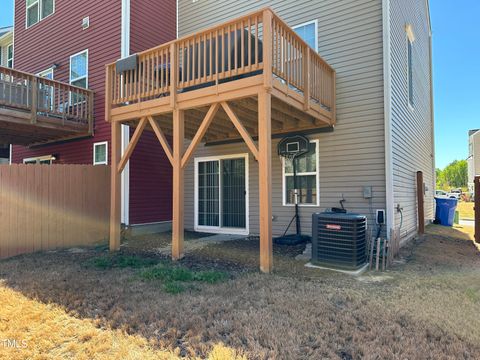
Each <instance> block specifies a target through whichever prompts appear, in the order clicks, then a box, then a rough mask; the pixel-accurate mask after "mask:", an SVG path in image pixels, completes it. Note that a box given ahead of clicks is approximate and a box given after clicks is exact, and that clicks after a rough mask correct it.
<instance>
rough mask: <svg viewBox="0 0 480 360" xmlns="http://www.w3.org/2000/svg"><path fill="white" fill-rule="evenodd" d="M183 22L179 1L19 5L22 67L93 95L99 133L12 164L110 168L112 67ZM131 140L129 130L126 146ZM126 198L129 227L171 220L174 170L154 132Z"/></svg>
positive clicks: (31, 151) (135, 160)
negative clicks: (108, 69)
mask: <svg viewBox="0 0 480 360" xmlns="http://www.w3.org/2000/svg"><path fill="white" fill-rule="evenodd" d="M175 21H176V3H175V1H162V2H160V3H159V2H156V1H153V0H150V1H140V0H105V1H93V0H81V1H76V2H74V3H72V2H71V1H68V0H16V1H15V69H18V70H21V71H25V72H29V73H33V74H37V75H40V76H42V77H46V78H49V79H54V80H59V81H62V82H65V83H69V84H72V85H76V86H79V87H85V88H88V89H91V90H93V91H94V128H93V136H87V137H84V138H80V139H74V140H69V141H61V142H55V143H49V144H46V145H40V146H32V147H29V148H27V147H22V146H13V149H12V161H13V162H14V163H22V162H23V163H43V164H45V163H55V164H94V165H97V164H110V154H111V151H110V146H111V137H110V127H109V126H108V124H107V123H106V122H105V109H104V103H105V64H107V63H110V62H112V61H114V60H116V59H118V58H122V57H127V56H129V55H130V54H133V53H136V52H139V51H141V50H144V49H147V48H150V47H152V46H155V45H157V44H159V43H163V42H167V41H169V40H171V39H173V38H175V36H176V23H175ZM145 23H148V24H149V26H144V25H145ZM5 54H6V52H5ZM129 139H130V129H129V127H128V126H124V127H123V128H122V146H123V147H124V148H125V147H126V145H127V144H128V141H129ZM154 140H155V141H154ZM121 194H122V222H123V223H124V224H129V225H132V224H152V223H161V222H163V221H169V220H170V219H171V168H170V165H169V164H168V160H167V159H166V157H165V155H164V154H163V153H162V152H161V151H160V145H158V142H157V141H156V139H155V138H154V135H153V133H150V134H146V135H145V136H144V137H143V138H142V139H141V142H140V144H139V147H138V148H137V151H136V152H135V153H134V154H133V157H132V159H131V161H130V163H129V164H128V165H127V168H126V171H125V172H124V174H123V177H122V189H121Z"/></svg>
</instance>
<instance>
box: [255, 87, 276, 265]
mask: <svg viewBox="0 0 480 360" xmlns="http://www.w3.org/2000/svg"><path fill="white" fill-rule="evenodd" d="M271 110H272V95H271V94H270V92H269V91H267V90H263V91H260V93H259V94H258V168H259V185H258V189H259V193H260V270H261V271H262V272H264V273H269V272H271V271H272V267H273V245H272V148H271V139H272V120H271Z"/></svg>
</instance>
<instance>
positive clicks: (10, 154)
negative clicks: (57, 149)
mask: <svg viewBox="0 0 480 360" xmlns="http://www.w3.org/2000/svg"><path fill="white" fill-rule="evenodd" d="M16 6H17V5H16V4H15V2H14V3H13V38H12V44H13V65H15V7H16ZM12 160H13V145H12V144H10V151H9V159H8V163H9V164H10V165H12Z"/></svg>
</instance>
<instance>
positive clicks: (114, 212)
mask: <svg viewBox="0 0 480 360" xmlns="http://www.w3.org/2000/svg"><path fill="white" fill-rule="evenodd" d="M111 127H112V139H111V144H112V149H111V163H112V166H111V170H110V171H111V174H110V176H111V180H110V181H111V182H110V185H111V188H110V251H118V250H119V249H120V211H121V207H120V200H121V199H120V193H121V186H120V172H118V171H116V170H117V166H118V165H119V162H120V157H121V147H120V145H121V142H120V141H121V131H120V130H121V129H120V127H121V124H120V123H119V122H111Z"/></svg>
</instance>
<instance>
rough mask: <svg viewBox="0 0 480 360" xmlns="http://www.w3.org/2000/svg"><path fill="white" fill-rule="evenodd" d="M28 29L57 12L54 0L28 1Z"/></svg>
mask: <svg viewBox="0 0 480 360" xmlns="http://www.w3.org/2000/svg"><path fill="white" fill-rule="evenodd" d="M26 4H27V15H26V16H27V18H26V25H27V28H28V27H30V26H32V25H35V24H36V23H38V22H39V21H40V20H43V19H45V18H46V17H47V16H49V15H52V14H53V13H54V11H55V1H54V0H27V2H26Z"/></svg>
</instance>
